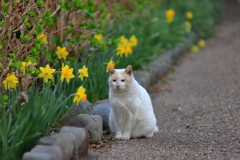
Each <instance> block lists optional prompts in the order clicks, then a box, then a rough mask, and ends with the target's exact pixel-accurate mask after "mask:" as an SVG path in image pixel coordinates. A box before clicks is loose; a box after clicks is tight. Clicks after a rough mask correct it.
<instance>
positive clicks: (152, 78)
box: [22, 34, 196, 160]
mask: <svg viewBox="0 0 240 160" xmlns="http://www.w3.org/2000/svg"><path fill="white" fill-rule="evenodd" d="M195 40H196V36H195V34H191V35H190V36H189V37H188V38H187V39H186V41H185V42H180V43H178V45H177V47H175V48H174V49H172V50H168V51H166V52H165V53H162V54H161V55H160V56H159V57H157V58H156V59H155V60H153V61H151V62H150V63H149V65H148V66H146V67H145V68H144V70H138V71H134V77H135V79H136V80H137V81H138V83H139V84H140V85H142V86H143V87H144V88H145V89H146V90H149V88H150V86H151V85H153V84H154V83H156V82H157V81H158V80H159V79H160V78H162V77H164V76H165V75H166V74H167V72H168V71H169V70H170V69H171V67H172V65H173V64H174V63H175V62H176V60H177V59H179V57H181V56H182V55H183V54H184V53H185V52H186V51H187V50H188V49H189V48H190V47H191V46H192V45H193V44H194V42H195ZM109 113H110V105H109V101H108V99H106V100H101V101H97V102H95V103H94V104H91V103H89V102H88V101H85V102H80V103H79V104H78V105H73V106H72V107H71V108H70V109H69V110H68V112H67V113H66V114H65V115H64V116H63V117H62V118H61V119H60V121H59V123H60V124H61V125H62V126H63V127H62V128H61V130H60V132H59V134H58V133H55V134H53V135H50V136H47V137H43V138H41V139H39V141H38V142H37V144H36V146H35V147H34V148H33V149H32V150H31V151H30V152H26V153H24V155H23V158H22V160H81V159H96V158H97V156H98V154H95V155H91V154H89V152H88V146H89V143H96V142H98V141H100V140H101V139H102V131H103V130H109V126H108V115H109Z"/></svg>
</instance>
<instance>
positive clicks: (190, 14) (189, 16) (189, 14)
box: [185, 12, 193, 19]
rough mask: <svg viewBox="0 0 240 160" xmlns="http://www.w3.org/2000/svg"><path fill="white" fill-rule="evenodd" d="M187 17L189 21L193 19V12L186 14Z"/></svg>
mask: <svg viewBox="0 0 240 160" xmlns="http://www.w3.org/2000/svg"><path fill="white" fill-rule="evenodd" d="M185 16H186V17H187V19H192V18H193V14H192V12H186V13H185Z"/></svg>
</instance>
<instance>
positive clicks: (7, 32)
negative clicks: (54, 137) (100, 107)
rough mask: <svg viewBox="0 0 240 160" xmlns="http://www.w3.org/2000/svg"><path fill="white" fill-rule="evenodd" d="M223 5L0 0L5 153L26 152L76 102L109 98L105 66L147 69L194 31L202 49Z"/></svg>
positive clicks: (0, 127)
mask: <svg viewBox="0 0 240 160" xmlns="http://www.w3.org/2000/svg"><path fill="white" fill-rule="evenodd" d="M202 8H205V11H204V12H202ZM222 11H223V8H222V3H221V1H217V0H201V1H198V0H192V1H188V0H171V1H168V0H160V1H159V0H156V1H154V0H151V1H145V0H130V1H127V0H123V1H121V2H118V1H114V0H71V1H68V0H36V1H33V0H2V1H1V2H0V156H1V157H2V158H3V159H6V160H7V159H21V156H22V154H23V153H24V152H26V151H29V150H30V149H31V148H32V147H33V146H34V145H35V143H36V141H37V140H38V139H39V138H40V137H41V136H44V135H46V134H48V132H49V129H48V128H49V127H51V126H53V125H55V122H57V121H58V120H59V118H60V117H61V116H63V115H64V113H65V112H66V111H67V110H68V109H69V108H70V107H71V106H72V105H73V104H74V103H76V104H77V103H79V102H80V101H85V100H88V101H90V102H91V103H93V102H95V101H97V100H101V99H106V98H107V95H108V84H107V78H108V70H107V66H111V67H113V68H114V67H115V68H125V67H126V66H127V65H129V64H130V65H132V66H133V68H134V70H137V69H142V68H144V67H145V66H146V65H147V63H148V62H149V61H151V60H153V59H154V58H156V57H157V56H159V54H161V53H162V52H164V51H166V50H169V49H172V48H174V47H176V46H177V45H178V44H179V42H183V43H186V39H187V38H188V37H189V36H191V35H192V34H195V35H197V37H198V38H199V42H198V43H197V44H196V45H194V46H191V51H192V52H197V51H198V47H204V46H205V41H204V39H205V38H207V37H209V36H214V26H215V24H216V23H217V22H219V21H220V19H221V13H222Z"/></svg>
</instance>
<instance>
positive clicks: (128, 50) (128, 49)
mask: <svg viewBox="0 0 240 160" xmlns="http://www.w3.org/2000/svg"><path fill="white" fill-rule="evenodd" d="M128 54H132V48H130V47H126V48H125V57H128Z"/></svg>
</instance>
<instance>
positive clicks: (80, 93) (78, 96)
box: [73, 86, 87, 104]
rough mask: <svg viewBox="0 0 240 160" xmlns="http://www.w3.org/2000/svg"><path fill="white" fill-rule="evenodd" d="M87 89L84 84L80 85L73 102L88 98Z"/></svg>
mask: <svg viewBox="0 0 240 160" xmlns="http://www.w3.org/2000/svg"><path fill="white" fill-rule="evenodd" d="M85 92H86V89H85V88H84V87H82V86H80V87H79V88H78V90H77V93H75V96H74V98H73V102H74V103H76V104H78V103H79V102H80V101H81V100H82V101H85V100H87V94H85Z"/></svg>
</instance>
